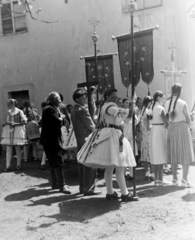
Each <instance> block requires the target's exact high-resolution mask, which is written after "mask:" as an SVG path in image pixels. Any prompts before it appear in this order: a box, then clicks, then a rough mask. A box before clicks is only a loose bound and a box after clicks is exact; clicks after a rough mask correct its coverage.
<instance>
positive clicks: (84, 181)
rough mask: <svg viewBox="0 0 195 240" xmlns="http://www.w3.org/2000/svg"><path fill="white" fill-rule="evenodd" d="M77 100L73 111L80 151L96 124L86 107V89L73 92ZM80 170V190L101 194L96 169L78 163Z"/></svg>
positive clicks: (83, 192)
mask: <svg viewBox="0 0 195 240" xmlns="http://www.w3.org/2000/svg"><path fill="white" fill-rule="evenodd" d="M73 100H74V102H75V105H74V108H73V110H72V112H71V120H72V125H73V128H74V132H75V137H76V140H77V151H79V150H80V149H81V148H82V146H83V144H84V143H85V139H86V138H87V137H88V136H89V135H90V134H91V133H92V132H93V131H94V129H95V124H94V122H93V121H92V119H91V117H90V115H89V111H88V109H87V108H86V107H85V102H86V91H85V90H84V89H76V90H75V91H74V93H73ZM78 171H79V181H80V184H79V185H80V186H79V190H80V193H81V194H84V196H89V195H95V194H100V193H101V191H95V190H94V189H95V180H96V170H95V169H92V168H89V167H86V166H84V165H82V164H80V163H78Z"/></svg>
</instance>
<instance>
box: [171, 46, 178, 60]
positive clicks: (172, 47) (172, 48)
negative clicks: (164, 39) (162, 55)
mask: <svg viewBox="0 0 195 240" xmlns="http://www.w3.org/2000/svg"><path fill="white" fill-rule="evenodd" d="M169 49H171V62H174V61H175V54H174V49H177V48H176V47H174V43H171V47H169Z"/></svg>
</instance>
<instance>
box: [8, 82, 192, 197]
mask: <svg viewBox="0 0 195 240" xmlns="http://www.w3.org/2000/svg"><path fill="white" fill-rule="evenodd" d="M181 90H182V86H181V84H174V85H173V87H172V95H171V97H170V99H168V100H165V95H164V94H163V93H162V92H160V91H157V92H155V93H154V95H153V97H151V96H146V97H145V98H144V100H143V103H142V104H141V105H142V106H141V107H140V106H139V105H138V104H137V105H136V102H137V101H138V99H137V98H136V96H134V97H133V98H125V99H123V100H121V99H120V98H119V97H118V92H117V90H116V89H108V90H106V91H105V94H104V100H103V101H101V104H100V105H99V106H98V107H96V105H95V101H94V99H95V94H94V89H91V92H90V94H91V103H90V106H88V105H87V104H86V102H87V101H86V99H87V98H86V95H87V91H86V89H82V88H79V89H76V90H75V91H74V92H73V100H74V102H75V104H74V106H73V107H71V111H70V112H68V114H67V112H66V111H64V112H63V109H64V108H63V106H62V98H61V97H60V95H59V93H57V92H51V93H50V94H49V96H48V98H47V105H46V106H44V109H43V112H42V117H41V128H42V131H41V135H40V143H41V144H42V145H43V149H44V152H45V156H46V157H47V159H48V162H49V165H50V175H51V187H52V189H56V188H58V189H59V190H60V192H63V193H65V194H71V191H70V188H69V186H67V185H66V182H65V176H64V171H63V155H62V149H63V147H62V146H63V138H62V126H67V125H68V126H70V124H71V127H72V128H73V130H74V135H75V138H76V145H77V161H78V173H79V192H80V194H83V195H84V196H89V195H96V194H101V191H98V190H96V189H95V187H96V170H97V169H104V178H105V183H106V189H107V194H106V199H107V200H115V199H119V198H121V200H122V201H133V200H134V199H135V198H134V196H133V195H132V194H131V193H130V192H129V191H128V189H127V186H126V179H125V175H126V172H127V169H128V170H129V173H130V175H131V177H132V178H133V171H132V170H133V167H136V165H137V163H136V160H137V159H139V155H140V157H141V161H143V162H144V167H145V170H146V171H145V172H146V175H145V177H146V179H148V180H154V184H155V185H156V186H159V185H167V184H172V185H176V186H180V185H182V186H184V187H192V186H193V185H192V184H191V183H190V182H189V181H188V178H187V177H188V170H189V166H190V164H191V163H192V162H193V161H194V149H193V141H192V140H193V131H194V132H195V129H193V123H192V121H191V120H193V116H194V114H193V113H191V114H190V113H189V110H188V106H187V103H186V102H185V101H183V100H181V99H180V94H181ZM14 111H15V110H14ZM28 111H29V110H28V108H26V110H24V112H21V111H19V110H17V111H16V112H15V115H16V116H17V117H16V118H15V119H14V123H15V124H16V123H21V122H22V123H24V122H25V121H27V120H26V118H27V117H29V113H28ZM26 116H27V117H26ZM133 118H134V121H133ZM10 121H13V120H9V122H10ZM133 122H135V126H134V127H135V129H134V130H135V134H133V132H134V131H132V130H133V126H132V123H133ZM32 128H33V126H32ZM134 135H135V137H136V139H135V138H134ZM194 135H195V134H194ZM34 139H37V136H36V135H35V137H34ZM16 151H17V150H16ZM8 152H9V151H8ZM140 153H141V154H140ZM168 163H169V164H171V170H172V174H173V180H172V183H171V182H168V181H166V180H164V179H163V168H164V166H166V165H167V164H168ZM178 164H180V165H182V167H183V176H182V180H181V182H180V181H178V178H177V166H178ZM18 165H20V163H19V162H18ZM114 171H115V172H116V180H117V183H118V185H119V188H120V190H121V196H119V195H118V193H117V192H116V191H114V189H113V183H112V177H113V172H114Z"/></svg>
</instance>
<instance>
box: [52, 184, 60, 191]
mask: <svg viewBox="0 0 195 240" xmlns="http://www.w3.org/2000/svg"><path fill="white" fill-rule="evenodd" d="M51 188H52V189H53V190H55V189H59V185H58V184H56V185H52V186H51Z"/></svg>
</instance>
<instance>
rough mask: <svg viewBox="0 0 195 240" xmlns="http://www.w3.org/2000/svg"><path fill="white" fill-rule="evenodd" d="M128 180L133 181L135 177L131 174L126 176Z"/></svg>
mask: <svg viewBox="0 0 195 240" xmlns="http://www.w3.org/2000/svg"><path fill="white" fill-rule="evenodd" d="M125 180H126V181H132V180H133V177H131V176H130V175H129V174H128V175H126V176H125Z"/></svg>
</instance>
